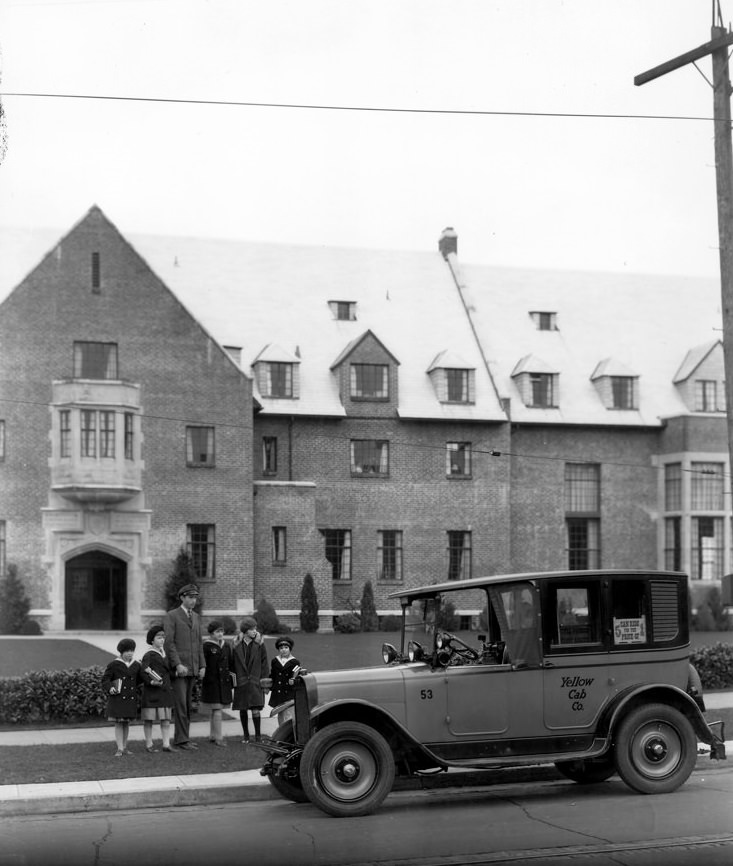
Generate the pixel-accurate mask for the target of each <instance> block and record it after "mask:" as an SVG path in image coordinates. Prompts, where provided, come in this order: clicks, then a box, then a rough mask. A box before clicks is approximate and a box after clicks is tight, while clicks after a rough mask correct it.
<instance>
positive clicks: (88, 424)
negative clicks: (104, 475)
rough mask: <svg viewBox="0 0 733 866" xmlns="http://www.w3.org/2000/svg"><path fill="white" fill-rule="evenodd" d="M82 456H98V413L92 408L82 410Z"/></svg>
mask: <svg viewBox="0 0 733 866" xmlns="http://www.w3.org/2000/svg"><path fill="white" fill-rule="evenodd" d="M81 456H82V457H96V456H97V413H96V412H94V411H92V410H91V409H82V410H81Z"/></svg>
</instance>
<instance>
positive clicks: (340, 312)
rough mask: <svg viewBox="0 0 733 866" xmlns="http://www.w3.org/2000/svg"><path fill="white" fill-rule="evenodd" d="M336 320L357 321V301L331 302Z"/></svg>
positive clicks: (329, 304) (330, 305) (329, 303)
mask: <svg viewBox="0 0 733 866" xmlns="http://www.w3.org/2000/svg"><path fill="white" fill-rule="evenodd" d="M328 306H329V307H330V308H331V312H332V313H333V317H334V319H337V320H338V321H340V322H355V321H356V301H329V302H328Z"/></svg>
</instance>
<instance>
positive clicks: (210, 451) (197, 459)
mask: <svg viewBox="0 0 733 866" xmlns="http://www.w3.org/2000/svg"><path fill="white" fill-rule="evenodd" d="M214 463H215V459H214V428H213V427H186V465H187V466H213V465H214Z"/></svg>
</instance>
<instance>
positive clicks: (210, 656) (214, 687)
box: [201, 620, 232, 746]
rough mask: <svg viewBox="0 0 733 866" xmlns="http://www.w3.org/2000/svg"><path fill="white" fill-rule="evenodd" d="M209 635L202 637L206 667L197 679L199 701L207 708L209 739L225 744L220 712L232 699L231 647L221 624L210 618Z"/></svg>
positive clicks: (214, 742)
mask: <svg viewBox="0 0 733 866" xmlns="http://www.w3.org/2000/svg"><path fill="white" fill-rule="evenodd" d="M208 631H209V636H208V637H206V638H204V661H205V662H206V670H205V671H204V679H203V681H202V683H201V702H202V704H204V705H206V706H207V707H208V708H209V710H211V722H210V725H209V742H210V743H213V744H214V745H215V746H226V740H225V739H224V738H223V736H222V724H221V723H222V712H223V710H224V709H226V707H229V706H230V705H231V703H232V674H231V671H230V670H229V664H230V662H231V654H232V651H231V648H230V647H229V644H228V643H227V642H226V640H225V639H224V626H223V625H222V624H221V623H220V622H217V621H216V620H214V621H213V622H210V623H209V625H208Z"/></svg>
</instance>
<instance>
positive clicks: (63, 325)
mask: <svg viewBox="0 0 733 866" xmlns="http://www.w3.org/2000/svg"><path fill="white" fill-rule="evenodd" d="M93 252H95V253H99V255H100V262H101V282H100V286H99V290H98V291H93V289H92V286H91V280H90V270H91V265H90V263H91V257H92V253H93ZM75 340H80V341H95V342H97V341H98V342H112V343H116V344H117V345H118V354H119V377H120V379H124V380H127V381H129V382H133V383H137V384H139V385H140V386H141V389H140V391H141V398H140V400H141V405H140V407H138V410H139V411H140V413H141V415H142V422H141V429H142V439H143V442H142V459H143V466H144V469H143V472H142V491H141V492H140V494H139V495H137V496H135V497H132V498H131V499H128V500H127V501H125V502H122V503H115V504H110V503H109V502H106V503H105V502H103V503H101V504H100V503H92V504H89V503H87V504H79V503H78V502H76V501H70V500H68V499H65V498H64V497H61V496H59V495H58V494H56V493H54V492H53V491H52V490H51V484H50V472H49V458H50V456H51V443H50V441H49V437H50V431H51V427H52V424H51V418H52V414H51V413H52V412H53V411H56V410H55V409H54V408H49V407H50V404H51V402H52V393H53V389H52V383H53V382H54V381H59V380H63V379H71V377H72V375H73V343H74V341H75ZM0 398H1V399H2V401H3V402H2V407H3V409H2V411H3V415H4V417H5V420H6V436H7V447H6V460H5V461H4V463H3V464H1V465H0V519H5V520H6V522H7V530H8V531H7V560H8V562H14V563H16V564H17V565H18V568H19V572H20V574H21V576H22V577H23V579H24V580H25V582H26V584H27V586H28V588H29V591H30V597H31V602H32V605H33V608H34V609H35V611H36V615H37V616H38V618H39V619H41V620H42V622H43V623H44V625H46V626H48V627H50V628H52V629H53V628H63V627H64V610H63V605H64V590H63V583H64V568H65V562H66V561H67V560H68V559H70V558H72V557H74V556H75V555H77V554H78V553H79V552H84V551H88V550H90V549H99V550H103V551H106V552H111V553H113V554H114V555H116V556H118V557H119V558H121V559H122V560H124V561H125V562H127V572H128V586H127V593H128V605H127V608H128V627H129V628H138V627H141V624H143V623H144V622H145V621H146V620H147V619H149V618H150V617H151V616H157V615H158V614H159V612H160V610H161V609H162V608H163V602H164V594H163V590H164V585H165V581H166V578H167V576H168V573H169V571H170V567H171V564H172V561H173V559H174V558H175V555H176V553H177V551H178V549H179V548H180V547H181V546H182V545H185V542H186V524H188V523H214V524H216V527H217V528H216V540H217V547H216V580H215V582H211V583H209V584H208V585H206V586H202V591H203V593H204V595H205V598H206V606H207V608H209V609H211V608H220V609H226V610H236V609H237V608H238V607H243V606H249V605H251V600H252V596H253V586H252V560H253V549H252V471H251V462H250V455H251V453H252V397H251V383H250V380H249V379H248V378H247V377H246V376H244V375H243V374H242V372H241V371H240V370H239V369H238V368H237V367H236V366H235V365H234V364H233V362H232V361H231V360H230V359H229V358H228V356H227V355H226V354H225V353H224V352H223V350H221V349H220V348H219V347H218V346H217V345H216V344H215V343H214V342H213V340H211V338H210V337H209V336H208V335H207V334H206V333H205V332H204V331H203V330H202V329H201V327H200V326H199V325H198V324H197V323H196V322H195V321H194V320H193V319H192V318H191V316H190V315H189V314H188V313H187V312H186V311H185V309H184V308H183V307H182V306H181V305H180V304H179V303H178V301H177V300H176V299H175V298H174V297H173V295H172V294H171V293H170V292H169V291H168V290H167V289H166V288H165V287H164V286H163V285H162V284H161V283H160V281H159V280H158V279H157V278H156V277H155V275H154V274H152V272H151V271H150V270H149V269H148V268H147V266H146V265H145V263H144V262H143V261H142V260H141V259H140V258H139V256H138V255H137V254H136V253H135V252H134V250H133V249H132V248H131V247H130V246H129V245H128V244H127V243H126V242H125V241H124V239H122V237H121V236H120V235H119V233H118V232H117V230H116V229H115V228H114V227H113V226H112V225H111V224H110V223H109V222H108V221H107V220H106V218H105V217H104V216H103V215H102V214H101V212H100V211H98V210H97V209H92V211H90V213H89V214H88V215H87V217H85V218H84V220H82V222H81V223H80V224H79V225H78V226H77V227H75V228H74V229H73V230H72V231H71V232H70V233H69V235H67V236H66V237H65V238H64V239H63V240H62V241H61V242H60V243H59V244H58V245H57V247H56V248H55V249H54V250H52V251H51V253H49V255H48V256H46V258H45V259H44V260H43V262H42V263H41V264H40V265H39V266H38V267H37V268H36V269H35V270H34V271H33V272H32V273H31V274H30V275H29V276H28V277H27V279H26V280H24V281H23V283H21V285H20V286H19V287H18V288H16V290H15V291H14V292H13V293H12V294H11V295H10V296H9V298H8V299H6V301H5V302H4V303H3V304H2V306H0ZM81 399H82V402H83V400H84V398H83V397H82V398H81ZM90 399H93V398H90ZM90 405H94V404H90ZM114 408H117V409H120V408H121V407H114ZM187 423H195V424H204V425H213V426H214V427H215V428H216V467H215V468H212V469H203V468H196V469H193V468H187V467H186V452H185V427H186V424H187ZM92 514H97V515H100V516H99V517H96V518H94V519H90V516H91V515H92ZM250 609H251V608H250Z"/></svg>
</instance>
